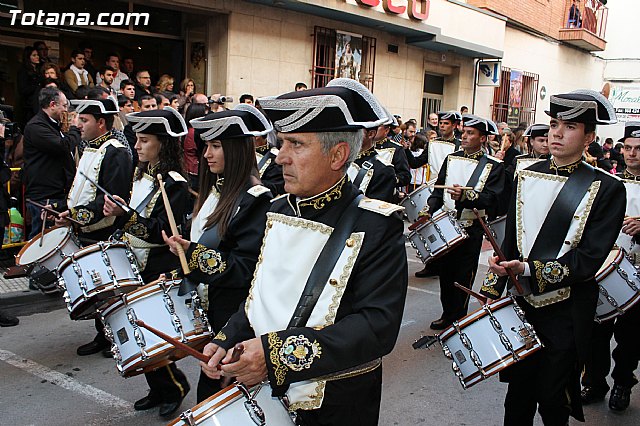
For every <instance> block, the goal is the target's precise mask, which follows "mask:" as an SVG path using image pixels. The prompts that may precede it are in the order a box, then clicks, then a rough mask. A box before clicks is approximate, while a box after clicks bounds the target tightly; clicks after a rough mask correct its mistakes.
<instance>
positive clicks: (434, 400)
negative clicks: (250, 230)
mask: <svg viewBox="0 0 640 426" xmlns="http://www.w3.org/2000/svg"><path fill="white" fill-rule="evenodd" d="M408 253H409V252H408ZM409 257H410V258H411V259H412V255H411V254H410V253H409ZM483 258H484V257H483ZM481 263H483V262H482V260H481ZM420 268H421V265H420V264H419V263H417V262H414V261H411V262H410V263H409V269H410V275H411V278H410V284H409V285H410V288H409V293H408V297H407V303H406V308H405V314H404V321H403V325H402V329H401V332H400V337H399V339H398V343H397V345H396V347H395V349H394V351H393V352H392V353H391V354H390V355H389V356H387V357H386V359H385V362H384V389H383V403H382V409H381V416H380V424H381V425H385V426H386V425H498V424H501V418H502V401H503V398H504V393H505V390H506V388H505V385H503V384H501V383H500V382H499V381H498V380H497V378H495V377H492V378H490V379H488V380H486V381H485V382H482V383H479V384H478V385H476V386H475V387H473V388H471V389H469V390H466V391H465V390H463V389H462V387H461V386H460V384H459V383H458V382H457V379H456V378H455V376H454V375H453V373H452V372H451V368H450V361H449V360H447V359H446V358H445V357H444V356H443V355H442V351H441V350H440V348H439V346H437V345H436V346H435V347H434V348H432V349H431V350H419V351H416V350H413V349H412V348H411V343H412V342H413V341H414V340H415V339H416V338H417V337H419V336H420V335H421V334H422V333H430V332H429V330H428V325H429V323H430V322H431V321H432V320H433V319H435V318H437V317H438V316H439V314H440V303H439V298H438V282H437V280H436V279H422V280H419V279H416V278H413V273H414V272H415V271H417V270H418V269H420ZM485 269H486V266H481V271H480V273H479V274H478V275H479V276H483V274H484V270H485ZM477 285H478V282H476V287H477ZM477 306H478V305H477V303H474V304H472V309H473V308H475V307H477ZM20 320H21V323H20V325H19V326H18V327H13V328H1V329H0V395H1V396H0V425H14V426H21V425H47V426H57V425H61V426H62V425H65V426H68V425H161V424H165V422H163V421H162V420H161V419H160V418H159V417H158V415H157V413H156V412H155V410H151V411H149V412H142V413H140V412H138V413H136V412H135V411H134V410H133V407H132V405H133V402H134V401H135V400H136V399H138V398H140V397H142V396H143V395H145V394H146V391H147V387H146V382H145V380H144V377H141V376H138V377H133V378H131V379H123V378H121V377H120V376H119V375H118V374H117V373H116V370H115V366H114V363H113V360H111V359H106V358H103V357H102V356H101V355H99V354H98V355H93V356H89V357H78V356H76V354H75V349H76V347H77V346H79V345H81V344H83V343H86V342H88V341H89V340H91V339H92V337H93V335H94V329H93V324H92V323H91V322H90V321H83V322H74V321H71V320H69V317H68V315H67V313H66V310H64V309H55V310H53V311H51V312H48V313H36V314H31V315H28V316H22V317H21V318H20ZM179 365H180V368H182V369H183V370H184V371H185V372H186V374H187V375H188V377H189V379H190V381H191V384H192V388H194V387H195V385H196V382H197V377H198V368H197V365H196V362H195V361H193V360H191V359H185V360H182V361H180V362H179ZM638 395H640V392H636V393H634V394H633V395H632V406H631V407H630V408H629V410H627V412H625V413H624V414H622V415H616V414H613V413H611V412H610V411H609V410H608V408H607V407H606V402H603V403H599V404H596V405H594V406H589V407H587V408H586V411H587V416H588V417H587V418H588V422H587V424H597V425H598V426H607V425H611V426H614V425H615V426H626V425H637V424H640V397H639V396H638ZM193 405H195V391H194V390H193V389H192V391H191V392H190V393H189V395H188V396H187V398H186V399H185V401H184V403H183V406H182V407H183V409H186V408H189V407H191V406H193ZM537 424H541V422H539V421H538V422H537ZM572 424H578V423H577V422H572Z"/></svg>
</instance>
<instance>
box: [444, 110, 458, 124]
mask: <svg viewBox="0 0 640 426" xmlns="http://www.w3.org/2000/svg"><path fill="white" fill-rule="evenodd" d="M438 120H451V121H453V122H456V121H462V116H461V115H460V113H459V112H458V111H440V112H438Z"/></svg>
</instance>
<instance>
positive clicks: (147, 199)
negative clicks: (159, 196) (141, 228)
mask: <svg viewBox="0 0 640 426" xmlns="http://www.w3.org/2000/svg"><path fill="white" fill-rule="evenodd" d="M156 192H158V190H157V189H156V186H155V185H153V188H152V189H151V192H149V194H148V195H147V196H146V197H144V200H142V202H141V203H140V204H138V206H137V207H136V212H137V213H138V214H142V211H143V210H144V209H145V207H147V204H149V202H150V201H151V199H152V198H153V196H154V195H156Z"/></svg>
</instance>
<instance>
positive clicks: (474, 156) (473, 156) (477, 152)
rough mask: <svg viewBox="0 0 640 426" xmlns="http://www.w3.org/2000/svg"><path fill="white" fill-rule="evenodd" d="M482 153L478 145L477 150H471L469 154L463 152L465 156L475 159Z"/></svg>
mask: <svg viewBox="0 0 640 426" xmlns="http://www.w3.org/2000/svg"><path fill="white" fill-rule="evenodd" d="M483 155H484V152H482V147H480V149H479V150H477V151H476V152H472V153H471V154H466V153H465V154H464V157H465V158H470V159H472V160H477V159H478V158H480V157H482V156H483Z"/></svg>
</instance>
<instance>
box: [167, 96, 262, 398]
mask: <svg viewBox="0 0 640 426" xmlns="http://www.w3.org/2000/svg"><path fill="white" fill-rule="evenodd" d="M190 123H191V125H192V126H193V128H194V129H196V140H198V139H201V140H203V141H205V143H206V148H205V150H204V154H203V156H204V160H206V161H200V165H201V167H200V192H199V195H198V199H197V200H196V206H195V209H194V213H195V216H194V218H193V222H192V225H191V236H190V240H191V241H189V240H186V239H183V238H180V237H171V238H170V239H169V238H167V237H166V236H165V241H166V242H167V244H170V245H171V247H172V251H174V252H175V246H176V245H177V244H181V245H182V247H183V248H184V251H185V253H186V254H187V259H188V261H189V267H190V269H191V273H190V274H189V275H188V276H187V278H188V279H189V280H190V282H191V283H203V284H204V285H205V286H206V287H207V289H208V292H207V293H208V303H209V306H208V310H207V313H208V316H209V323H210V324H211V327H212V329H213V330H214V332H215V333H217V332H219V331H220V329H222V326H224V324H226V322H227V320H228V319H229V317H230V316H231V315H232V314H233V313H234V312H236V311H237V310H238V307H239V306H240V304H241V303H242V302H243V301H244V300H245V299H246V297H247V294H248V293H249V286H250V283H251V279H252V277H253V271H254V269H255V266H256V262H257V261H258V255H259V253H260V245H261V243H262V237H263V235H264V230H265V226H266V222H267V218H266V213H267V211H268V210H269V207H270V206H271V203H270V200H271V198H272V197H271V192H270V191H269V189H268V188H266V187H265V186H263V185H261V184H260V180H259V179H258V178H257V176H256V175H257V168H256V157H255V153H254V147H253V138H254V137H261V136H265V135H266V134H268V133H269V132H271V131H272V130H273V127H272V126H271V124H270V123H269V121H268V120H267V119H266V118H265V117H264V115H262V114H261V113H260V111H258V110H257V109H256V108H255V107H253V106H251V105H247V104H240V105H238V106H236V107H235V108H234V109H231V110H225V111H221V112H215V113H211V114H208V115H207V116H205V117H202V118H198V119H194V120H191V122H190ZM221 388H222V387H221V381H220V380H215V379H210V378H209V377H207V376H206V375H205V374H204V373H202V374H201V375H200V381H199V382H198V402H200V401H202V400H204V399H206V398H208V397H209V396H211V395H213V394H214V393H216V392H218V391H219V390H221Z"/></svg>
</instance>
